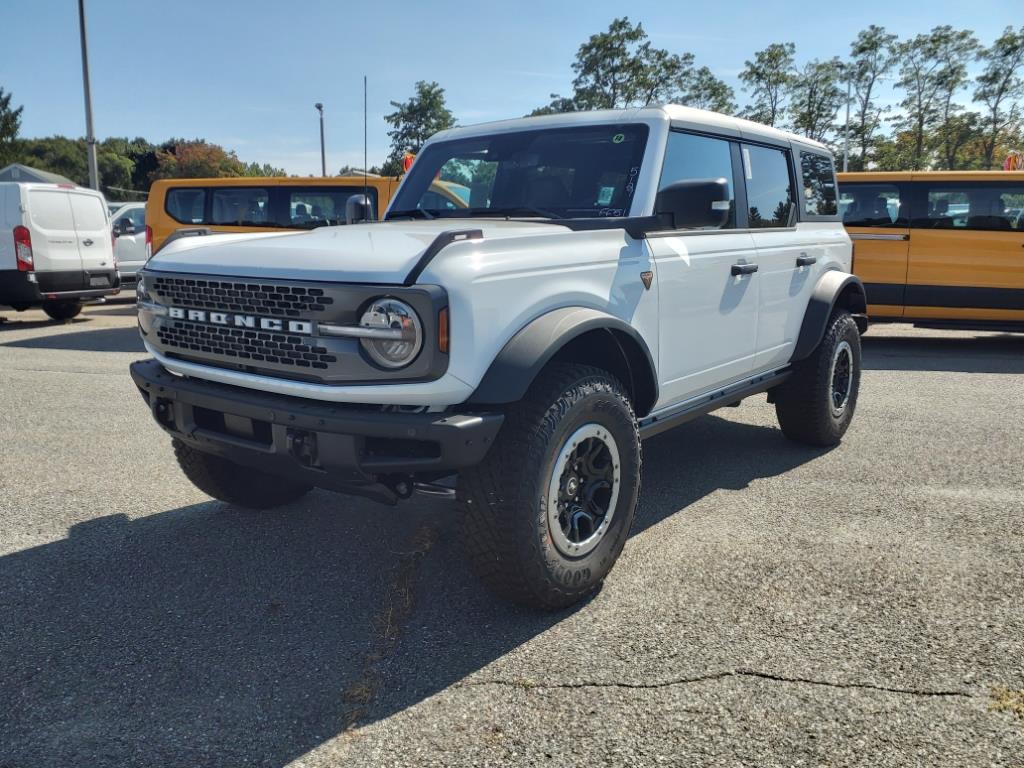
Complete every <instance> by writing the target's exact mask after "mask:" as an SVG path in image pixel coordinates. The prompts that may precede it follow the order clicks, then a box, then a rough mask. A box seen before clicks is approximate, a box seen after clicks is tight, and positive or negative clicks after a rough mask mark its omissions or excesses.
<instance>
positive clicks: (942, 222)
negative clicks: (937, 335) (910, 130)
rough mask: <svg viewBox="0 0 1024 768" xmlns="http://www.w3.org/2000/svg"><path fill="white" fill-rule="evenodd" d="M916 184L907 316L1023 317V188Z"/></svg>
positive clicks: (991, 182) (986, 183)
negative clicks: (916, 195) (916, 196)
mask: <svg viewBox="0 0 1024 768" xmlns="http://www.w3.org/2000/svg"><path fill="white" fill-rule="evenodd" d="M922 175H923V174H922ZM993 175H995V174H993ZM915 187H917V194H918V201H917V205H915V213H914V218H913V222H912V225H911V240H910V263H909V267H908V271H907V290H906V300H905V301H906V307H907V309H906V313H905V316H906V317H909V318H913V319H920V320H926V319H932V318H934V319H940V320H975V321H979V322H984V321H1016V322H1019V321H1021V320H1024V183H1022V182H1020V181H1016V182H1015V181H1001V180H995V179H985V180H974V181H968V180H965V181H942V180H938V179H936V180H934V181H933V180H931V179H928V180H925V179H921V180H920V181H915ZM870 297H871V296H870V294H868V300H869V301H870Z"/></svg>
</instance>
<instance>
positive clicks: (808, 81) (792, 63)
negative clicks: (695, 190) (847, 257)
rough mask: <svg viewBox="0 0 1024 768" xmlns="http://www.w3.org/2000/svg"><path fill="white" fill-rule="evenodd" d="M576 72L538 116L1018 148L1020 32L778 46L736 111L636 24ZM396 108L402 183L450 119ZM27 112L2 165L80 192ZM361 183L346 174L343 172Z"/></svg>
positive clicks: (209, 151) (133, 147) (114, 145)
mask: <svg viewBox="0 0 1024 768" xmlns="http://www.w3.org/2000/svg"><path fill="white" fill-rule="evenodd" d="M571 68H572V74H573V80H572V91H571V93H569V94H568V95H562V94H557V93H554V94H551V95H550V96H549V101H548V102H547V103H546V104H544V105H542V106H540V107H538V108H537V109H535V110H533V112H531V115H545V114H555V113H562V112H576V111H584V110H593V109H619V108H625V107H637V106H645V105H649V104H656V103H667V102H674V103H679V104H684V105H687V106H692V107H699V108H703V109H711V110H714V111H716V112H724V113H726V114H735V115H740V116H742V117H746V118H749V119H751V120H756V121H758V122H761V123H765V124H767V125H772V126H778V127H781V128H785V129H788V130H792V131H794V132H796V133H799V134H802V135H805V136H808V137H809V138H811V139H815V140H817V141H821V142H824V143H825V144H828V145H829V146H830V147H832V149H833V150H835V151H836V152H837V153H838V152H841V151H842V149H843V147H844V146H845V145H846V144H847V142H848V144H849V161H850V169H851V170H867V169H875V170H920V169H928V168H931V169H988V168H997V167H1000V166H1001V163H1002V159H1003V158H1004V157H1005V156H1006V154H1007V153H1008V152H1009V151H1010V150H1012V149H1021V148H1022V147H1024V115H1022V102H1024V78H1022V71H1024V26H1022V27H1021V28H1020V29H1014V28H1013V27H1006V29H1005V30H1004V31H1003V33H1002V34H1001V35H1000V36H999V37H997V38H996V39H995V40H994V41H992V42H991V44H989V45H983V44H982V43H981V42H980V41H979V40H978V38H977V37H976V35H975V34H974V33H973V32H972V31H970V30H959V29H954V28H953V27H951V26H949V25H940V26H936V27H934V28H933V29H932V30H931V31H929V32H926V33H922V34H919V35H915V36H914V37H911V38H909V39H906V40H900V39H899V38H898V36H897V35H895V34H892V33H890V32H888V31H887V30H886V29H885V28H884V27H880V26H876V25H871V26H869V27H868V28H867V29H864V30H862V31H860V32H859V33H858V34H857V36H856V37H855V38H854V40H853V41H852V42H851V44H850V47H849V52H848V53H847V54H846V55H845V56H844V57H840V56H834V57H832V58H829V59H810V60H807V61H803V62H799V61H798V57H797V49H796V46H795V44H793V43H791V42H786V43H772V44H771V45H769V46H767V47H766V48H764V49H763V50H760V51H756V52H755V53H754V54H753V56H752V57H751V58H750V59H747V60H746V61H745V62H744V67H743V69H742V71H741V72H740V75H739V79H740V82H741V83H742V84H743V91H744V96H745V102H746V103H745V104H744V106H742V107H740V105H739V103H738V95H737V93H736V92H735V90H734V89H733V88H732V87H731V86H730V85H728V84H727V83H726V82H724V81H723V80H722V79H720V78H719V77H717V76H716V75H715V74H714V73H713V72H712V70H711V69H710V68H708V67H707V66H703V65H698V64H697V62H696V57H695V56H694V55H693V54H692V53H689V52H672V51H669V50H667V49H665V48H658V47H656V46H654V45H653V44H652V43H651V41H650V38H649V36H648V35H647V32H646V31H645V30H644V28H643V25H642V24H640V23H633V22H632V21H630V20H629V18H628V17H623V18H619V19H615V20H613V21H612V22H611V24H609V26H608V29H607V30H605V31H602V32H599V33H597V34H594V35H591V36H590V37H589V38H588V39H587V40H586V41H584V42H583V43H582V44H581V45H580V46H579V48H578V50H577V52H576V57H575V60H574V61H573V63H572V66H571ZM972 68H974V69H975V70H976V71H977V72H978V74H976V75H975V76H974V77H972V76H971V75H970V71H971V69H972ZM887 82H888V83H891V84H892V91H893V92H894V93H895V94H896V96H897V98H898V99H899V100H898V103H896V104H894V105H893V104H886V103H884V101H883V99H882V94H883V92H884V91H885V88H884V85H885V84H886V83H887ZM390 104H391V106H392V108H393V111H392V112H391V113H389V114H387V115H386V116H385V120H386V122H387V124H388V126H389V129H388V137H389V138H390V140H391V147H390V152H389V154H388V157H387V159H386V160H385V161H384V163H383V164H382V165H381V166H378V167H374V168H370V169H369V170H370V172H374V173H382V174H386V175H398V174H400V173H401V172H402V160H403V157H404V156H405V155H406V153H416V152H418V151H419V149H420V147H421V146H422V145H423V143H424V142H425V141H426V140H427V139H428V138H429V137H430V136H431V135H432V134H434V133H436V132H437V131H440V130H444V129H446V128H451V127H453V126H454V125H456V116H455V115H454V114H453V113H452V111H451V110H450V109H449V108H448V106H447V103H446V100H445V91H444V88H442V87H441V86H440V85H439V84H438V83H436V82H426V81H421V82H418V83H416V85H415V89H414V93H413V95H412V96H411V97H410V98H408V99H407V100H405V101H392V102H390ZM847 109H848V110H849V119H848V120H847V117H846V110H847ZM21 114H22V107H20V106H19V107H14V106H13V105H12V96H11V94H10V93H5V92H4V90H3V88H2V87H0V167H2V166H4V165H6V164H8V163H10V162H22V163H24V164H26V165H30V166H32V167H35V168H39V169H42V170H47V171H51V172H54V173H59V174H61V175H62V176H66V177H68V178H69V179H71V180H72V181H74V182H76V183H79V184H86V183H87V182H88V169H87V164H86V147H85V140H84V139H81V138H68V137H64V136H52V137H49V138H37V139H28V138H19V136H18V133H19V129H20V124H21ZM97 154H98V161H99V171H100V182H101V188H102V189H103V190H104V192H106V193H107V195H108V196H109V197H113V198H116V197H127V196H130V192H129V190H137V191H139V192H144V191H146V190H148V189H149V185H150V183H152V181H154V180H155V179H161V178H182V177H193V178H194V177H225V176H284V175H286V172H285V171H284V169H281V168H274V167H272V166H270V165H268V164H259V163H243V162H242V161H241V160H239V159H238V157H237V155H236V154H235V153H234V152H233V151H230V150H226V149H225V148H223V147H221V146H218V145H217V144H212V143H210V142H207V141H204V140H202V139H192V140H185V139H170V140H168V141H165V142H163V143H161V144H151V143H150V142H149V141H147V140H145V139H143V138H135V139H128V138H127V137H123V138H108V139H105V140H103V141H102V142H99V143H98V145H97ZM359 172H361V169H354V168H350V167H348V166H346V167H344V168H342V169H340V170H339V175H344V174H346V173H359Z"/></svg>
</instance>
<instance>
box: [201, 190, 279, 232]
mask: <svg viewBox="0 0 1024 768" xmlns="http://www.w3.org/2000/svg"><path fill="white" fill-rule="evenodd" d="M211 194H212V195H213V197H212V200H211V205H210V207H211V211H210V222H209V223H210V224H221V225H225V224H230V225H233V226H236V227H243V226H257V227H258V226H263V225H265V224H267V223H268V222H270V221H272V219H271V218H270V195H269V194H268V193H267V190H265V189H261V188H260V187H239V188H237V189H227V188H220V187H215V188H213V189H212V190H211Z"/></svg>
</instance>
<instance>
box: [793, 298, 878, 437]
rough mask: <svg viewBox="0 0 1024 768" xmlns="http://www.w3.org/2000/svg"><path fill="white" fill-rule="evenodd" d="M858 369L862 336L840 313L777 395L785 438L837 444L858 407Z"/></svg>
mask: <svg viewBox="0 0 1024 768" xmlns="http://www.w3.org/2000/svg"><path fill="white" fill-rule="evenodd" d="M860 371H861V351H860V332H859V331H858V329H857V324H856V322H854V319H853V317H851V316H850V313H849V312H846V311H845V310H838V311H836V312H835V313H834V314H833V315H832V317H831V318H830V319H829V323H828V327H827V328H826V329H825V336H824V337H823V338H822V340H821V343H820V344H818V346H817V348H816V349H815V350H814V352H812V353H811V355H810V356H809V357H808V358H807V359H805V360H801V361H800V362H798V363H796V364H795V365H794V366H793V372H792V374H790V377H789V378H788V379H787V380H786V381H785V382H783V384H782V385H780V386H779V387H778V389H777V390H776V392H775V413H776V415H777V416H778V418H779V425H780V426H781V427H782V431H783V433H784V434H785V435H786V437H788V438H790V439H791V440H795V441H797V442H800V443H807V444H808V445H819V446H833V445H838V444H839V441H840V440H842V438H843V435H844V434H845V433H846V430H847V428H848V427H849V426H850V421H851V420H852V419H853V411H854V409H855V408H856V407H857V394H858V392H859V390H860Z"/></svg>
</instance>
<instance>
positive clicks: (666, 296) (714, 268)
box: [646, 130, 758, 406]
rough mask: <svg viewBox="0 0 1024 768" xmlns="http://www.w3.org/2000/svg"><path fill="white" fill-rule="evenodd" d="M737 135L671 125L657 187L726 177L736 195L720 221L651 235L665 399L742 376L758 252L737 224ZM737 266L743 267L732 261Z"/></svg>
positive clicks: (752, 327) (752, 324) (751, 332)
mask: <svg viewBox="0 0 1024 768" xmlns="http://www.w3.org/2000/svg"><path fill="white" fill-rule="evenodd" d="M738 156H739V150H738V147H737V145H736V143H735V142H734V141H731V140H728V139H724V138H718V137H713V136H704V135H699V134H693V133H684V132H681V131H675V130H673V131H672V132H671V133H670V134H669V138H668V144H667V146H666V150H665V163H664V166H663V169H662V174H661V181H660V183H659V188H664V187H665V186H667V185H669V184H672V183H673V182H677V181H684V180H687V179H716V178H725V179H726V180H727V181H728V182H729V189H730V196H731V198H732V205H731V211H730V214H729V221H728V222H727V223H726V225H725V226H724V227H723V228H721V229H697V230H673V231H668V232H658V233H652V234H650V235H648V238H647V240H646V242H647V247H648V248H649V249H650V252H651V258H652V260H654V261H655V263H656V274H657V276H658V287H659V316H660V319H659V329H660V332H659V340H660V341H659V345H658V369H659V370H658V374H659V376H658V378H659V386H660V389H661V399H660V401H659V406H665V405H670V404H672V403H675V402H679V401H680V400H685V399H687V398H688V397H692V396H695V395H698V394H700V393H702V392H704V391H706V390H708V389H711V388H713V387H716V386H720V385H722V384H727V383H731V382H733V381H736V380H739V379H742V378H743V377H744V376H745V375H746V374H747V373H749V372H750V368H751V364H752V361H753V357H754V343H755V334H756V331H757V304H758V281H757V278H758V275H757V274H756V273H755V272H754V270H756V267H757V263H756V261H757V252H756V250H755V248H754V240H753V238H752V237H751V236H750V232H748V231H746V230H741V229H739V228H737V206H736V178H737V173H738V171H737V166H738ZM734 267H739V268H737V269H734Z"/></svg>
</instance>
